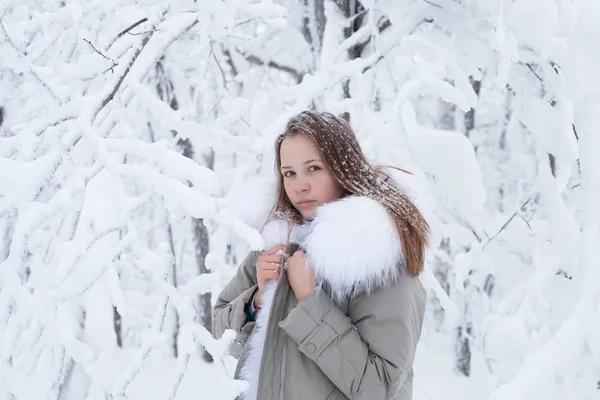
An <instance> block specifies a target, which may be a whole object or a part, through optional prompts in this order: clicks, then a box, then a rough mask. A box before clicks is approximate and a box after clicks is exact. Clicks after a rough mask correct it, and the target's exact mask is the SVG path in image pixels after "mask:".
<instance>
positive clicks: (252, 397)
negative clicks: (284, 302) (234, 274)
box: [239, 281, 277, 400]
mask: <svg viewBox="0 0 600 400" xmlns="http://www.w3.org/2000/svg"><path fill="white" fill-rule="evenodd" d="M276 287H277V282H275V281H271V282H270V283H269V284H268V285H267V287H266V288H265V292H264V293H263V295H262V297H261V299H260V308H261V311H260V312H259V313H258V315H257V316H256V325H254V332H253V333H252V336H251V337H250V341H249V342H248V343H247V346H248V358H246V361H245V362H244V365H243V366H242V371H241V377H242V379H243V380H245V381H247V382H248V384H249V387H248V389H247V390H246V392H245V393H244V394H243V395H242V396H241V397H239V399H240V400H256V399H257V397H258V396H257V393H258V373H259V371H260V363H261V361H262V354H263V349H264V345H265V336H266V334H267V332H266V331H267V323H268V322H269V315H270V314H271V303H273V296H274V295H275V288H276Z"/></svg>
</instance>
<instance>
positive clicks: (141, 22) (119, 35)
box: [115, 18, 148, 40]
mask: <svg viewBox="0 0 600 400" xmlns="http://www.w3.org/2000/svg"><path fill="white" fill-rule="evenodd" d="M146 21H148V18H142V19H140V20H139V21H138V22H136V23H134V24H132V25H131V26H130V27H129V28H127V29H125V30H123V31H121V33H119V34H118V35H117V37H116V39H115V40H117V39H118V38H120V37H121V36H123V35H124V34H126V33H127V32H129V31H130V30H132V29H134V28H135V27H137V26H139V25H141V24H143V23H144V22H146Z"/></svg>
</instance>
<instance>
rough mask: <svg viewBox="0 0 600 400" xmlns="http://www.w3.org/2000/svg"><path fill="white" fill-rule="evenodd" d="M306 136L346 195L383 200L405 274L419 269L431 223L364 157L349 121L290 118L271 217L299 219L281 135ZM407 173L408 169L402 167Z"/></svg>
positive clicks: (309, 114)
mask: <svg viewBox="0 0 600 400" xmlns="http://www.w3.org/2000/svg"><path fill="white" fill-rule="evenodd" d="M295 135H304V136H306V137H307V138H309V139H310V140H312V141H313V142H314V143H315V144H316V146H317V148H318V149H319V152H320V153H321V156H322V157H323V161H324V162H325V163H326V164H327V165H328V166H329V169H330V170H331V172H332V173H333V175H334V177H335V179H336V180H337V181H338V183H339V184H340V186H341V187H342V188H343V189H344V195H346V196H347V195H357V196H366V197H368V198H371V199H373V200H375V201H377V202H378V203H379V204H381V205H382V206H383V207H384V208H385V209H386V211H387V212H388V214H389V215H390V217H391V218H392V220H393V221H394V223H395V225H396V229H397V230H398V234H399V236H400V240H401V242H402V251H403V253H404V258H405V262H406V267H407V270H408V272H409V274H411V275H413V276H417V275H419V274H420V273H421V271H422V270H423V263H424V258H425V248H426V247H427V245H428V239H429V225H428V224H427V222H426V221H425V218H423V215H421V212H420V211H419V209H418V208H417V207H416V206H415V205H414V204H413V203H412V202H411V201H410V199H409V198H408V197H407V196H406V194H404V193H403V192H402V190H401V189H398V187H397V186H396V185H395V184H394V183H392V182H389V181H388V178H389V177H388V176H386V175H385V174H384V173H382V171H381V167H375V166H373V165H371V164H370V163H369V162H368V161H367V158H366V157H365V155H364V153H363V152H362V149H361V148H360V145H359V144H358V141H357V140H356V136H355V135H354V132H353V130H352V128H351V127H350V125H349V124H348V123H347V122H346V121H345V120H343V119H342V118H338V117H336V116H334V115H333V114H330V113H319V112H314V111H304V112H301V113H300V114H298V115H296V116H294V117H292V118H291V119H290V120H289V121H288V123H287V124H286V127H285V130H284V132H283V133H282V134H280V135H279V136H278V137H277V139H276V140H275V172H276V174H277V177H278V183H277V198H276V202H275V205H274V207H273V210H272V212H271V216H276V217H278V218H281V219H284V220H287V221H290V222H293V223H296V224H301V223H302V222H303V218H302V215H301V214H300V213H299V212H298V211H297V210H296V209H295V208H294V206H293V205H292V203H291V202H290V199H289V198H288V196H287V194H286V193H285V188H284V185H283V175H282V173H281V169H280V168H281V156H280V149H281V143H282V142H283V140H284V139H285V138H288V137H292V136H295ZM405 172H406V171H405Z"/></svg>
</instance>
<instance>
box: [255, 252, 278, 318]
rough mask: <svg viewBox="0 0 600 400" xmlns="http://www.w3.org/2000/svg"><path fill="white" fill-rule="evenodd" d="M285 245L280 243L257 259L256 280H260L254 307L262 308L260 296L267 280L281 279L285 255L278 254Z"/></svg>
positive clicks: (256, 308)
mask: <svg viewBox="0 0 600 400" xmlns="http://www.w3.org/2000/svg"><path fill="white" fill-rule="evenodd" d="M284 248H285V246H284V245H282V244H278V245H277V246H275V247H273V248H270V249H269V250H267V251H265V252H264V253H262V254H261V255H260V256H259V257H258V258H257V260H256V280H257V281H258V292H256V295H255V296H254V304H253V305H254V309H255V310H260V298H261V296H262V294H263V292H264V291H265V287H266V285H267V282H268V281H269V280H271V279H274V280H278V279H279V270H280V268H281V260H282V258H283V256H281V255H279V254H276V253H277V252H278V251H280V250H283V249H284Z"/></svg>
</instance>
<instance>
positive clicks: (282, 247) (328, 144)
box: [213, 111, 429, 400]
mask: <svg viewBox="0 0 600 400" xmlns="http://www.w3.org/2000/svg"><path fill="white" fill-rule="evenodd" d="M275 155H276V157H275V158H276V173H277V177H278V183H277V188H276V193H277V194H276V198H275V201H274V204H272V205H271V206H272V210H271V213H270V217H269V218H268V219H267V221H266V222H264V224H263V226H262V230H261V233H262V235H263V237H264V239H265V243H267V246H268V250H266V251H264V252H261V253H255V252H253V253H251V254H249V255H248V257H247V258H246V259H245V261H244V262H243V263H242V265H241V266H240V268H239V270H238V272H237V274H236V275H235V276H234V278H233V279H232V280H231V281H230V282H229V284H228V285H227V286H226V287H225V288H224V289H223V291H222V292H221V293H220V295H219V298H218V299H217V303H216V305H215V309H214V326H213V329H214V330H213V332H214V334H215V336H216V337H220V336H221V335H222V334H223V332H224V331H225V330H226V329H234V330H235V331H236V332H238V335H237V340H236V341H235V344H234V345H233V347H232V349H231V353H232V354H233V355H234V356H236V357H238V356H239V362H238V369H237V371H236V377H238V378H240V379H244V380H247V381H248V382H249V383H250V386H249V389H248V390H247V391H246V392H245V393H244V394H243V395H241V398H243V399H244V400H256V399H260V400H333V399H336V400H337V399H369V400H384V399H402V400H408V399H411V398H412V382H413V369H412V365H413V357H414V354H415V349H416V346H417V342H418V340H419V337H420V334H421V326H422V322H423V314H424V311H425V300H426V293H425V290H424V288H423V286H422V284H421V283H420V281H419V279H418V278H417V276H418V275H419V273H420V272H421V270H422V268H423V261H424V252H425V248H426V246H427V242H428V234H429V233H428V232H429V226H428V224H427V222H426V221H425V219H424V218H423V216H422V214H421V212H420V211H419V209H417V207H416V206H415V205H414V203H413V202H412V201H411V197H410V196H412V195H411V194H410V192H409V189H410V188H409V187H407V186H408V185H406V182H409V181H410V179H411V178H410V176H411V175H410V174H409V173H407V172H405V171H402V170H397V169H386V170H384V169H377V168H375V167H374V166H372V165H370V164H369V163H368V161H367V159H366V157H365V156H364V154H363V153H362V151H361V149H360V146H359V144H358V142H357V140H356V138H355V136H354V133H353V132H352V129H351V128H350V126H349V125H348V124H347V123H346V122H345V121H344V120H343V119H340V118H336V117H335V116H333V115H331V114H328V113H317V112H310V111H306V112H303V113H301V114H299V115H297V116H295V117H293V118H292V119H291V120H290V121H289V122H288V124H287V126H286V128H285V131H284V132H283V134H281V135H280V136H279V137H278V138H277V140H276V144H275ZM266 195H267V194H265V196H266ZM413 195H414V194H413ZM256 213H257V215H259V214H260V210H257V211H256Z"/></svg>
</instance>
